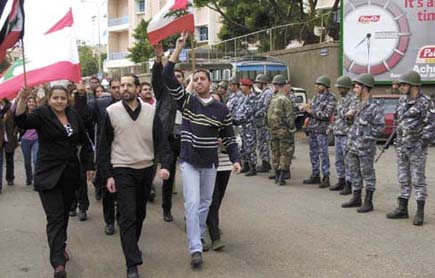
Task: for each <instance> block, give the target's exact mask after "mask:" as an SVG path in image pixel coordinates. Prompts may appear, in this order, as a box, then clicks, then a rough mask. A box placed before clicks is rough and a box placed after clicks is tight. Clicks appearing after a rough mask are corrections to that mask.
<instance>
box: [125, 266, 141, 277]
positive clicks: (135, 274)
mask: <svg viewBox="0 0 435 278" xmlns="http://www.w3.org/2000/svg"><path fill="white" fill-rule="evenodd" d="M127 278H140V276H139V272H138V270H137V266H132V267H129V268H127Z"/></svg>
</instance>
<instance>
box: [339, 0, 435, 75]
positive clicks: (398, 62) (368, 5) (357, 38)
mask: <svg viewBox="0 0 435 278" xmlns="http://www.w3.org/2000/svg"><path fill="white" fill-rule="evenodd" d="M342 22H343V38H342V40H343V41H342V43H343V47H342V51H343V52H342V55H343V65H342V66H343V74H346V75H349V76H351V77H353V76H356V75H359V74H361V73H371V74H373V75H374V76H375V78H376V81H392V80H395V79H398V78H399V76H400V75H401V74H402V73H404V72H407V71H410V70H415V71H417V72H419V73H420V75H421V77H422V80H423V81H432V82H435V0H344V1H343V21H342Z"/></svg>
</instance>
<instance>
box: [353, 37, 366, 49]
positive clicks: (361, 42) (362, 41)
mask: <svg viewBox="0 0 435 278" xmlns="http://www.w3.org/2000/svg"><path fill="white" fill-rule="evenodd" d="M366 40H367V36H365V37H364V38H363V39H362V40H361V41H360V42H359V43H358V44H357V45H356V46H355V48H358V46H360V45H361V44H363V43H364V42H365V41H366Z"/></svg>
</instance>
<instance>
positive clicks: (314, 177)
mask: <svg viewBox="0 0 435 278" xmlns="http://www.w3.org/2000/svg"><path fill="white" fill-rule="evenodd" d="M315 84H316V87H315V88H316V91H317V94H316V96H315V97H314V99H313V100H312V102H311V103H309V104H306V105H304V108H303V109H304V111H306V112H307V113H308V114H309V124H308V127H307V131H308V132H309V136H310V137H309V143H310V160H311V167H312V173H311V177H310V178H309V179H306V180H304V181H303V183H304V184H320V185H319V188H327V187H329V186H330V182H329V167H330V165H329V153H328V134H327V130H328V127H329V121H330V119H331V117H332V115H333V113H334V110H335V103H336V98H335V96H334V95H333V94H332V93H330V92H329V88H330V87H331V80H330V79H329V78H328V77H326V76H319V77H318V78H317V79H316V82H315ZM319 156H320V158H321V160H322V173H323V179H322V181H320V170H319V168H320V161H319Z"/></svg>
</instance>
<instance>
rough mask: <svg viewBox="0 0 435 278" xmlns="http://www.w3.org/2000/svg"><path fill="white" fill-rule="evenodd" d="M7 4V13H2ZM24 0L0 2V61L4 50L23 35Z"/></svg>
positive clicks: (3, 55) (4, 54) (4, 52)
mask: <svg viewBox="0 0 435 278" xmlns="http://www.w3.org/2000/svg"><path fill="white" fill-rule="evenodd" d="M8 4H9V5H11V6H10V8H11V9H10V11H9V13H6V14H3V12H4V10H5V8H6V7H7V6H8ZM23 4H24V0H9V1H5V2H3V3H2V6H1V7H0V8H1V9H2V11H1V12H2V13H1V14H0V16H1V17H2V19H1V20H0V22H3V23H2V27H1V30H0V62H1V61H3V59H4V57H5V56H6V50H8V49H9V48H12V47H13V46H14V45H15V44H16V43H17V42H18V41H19V40H20V39H21V38H22V37H23V35H24V8H23Z"/></svg>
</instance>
